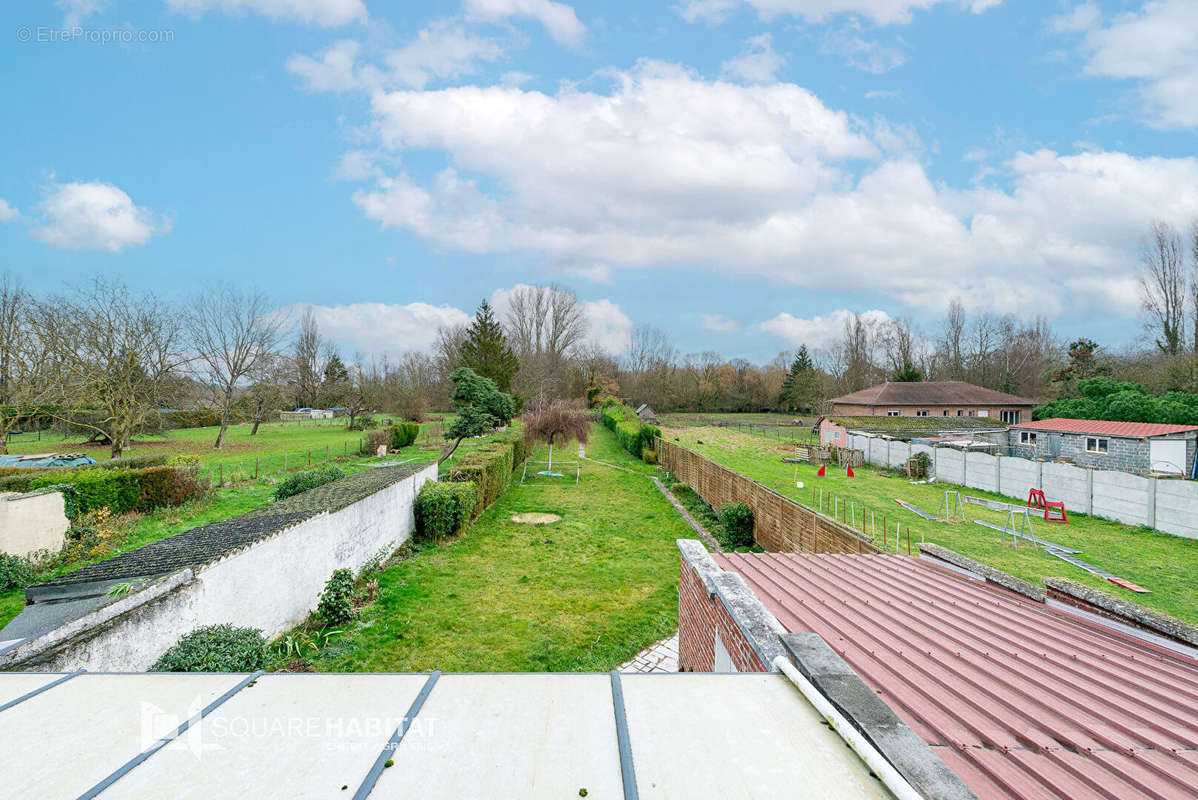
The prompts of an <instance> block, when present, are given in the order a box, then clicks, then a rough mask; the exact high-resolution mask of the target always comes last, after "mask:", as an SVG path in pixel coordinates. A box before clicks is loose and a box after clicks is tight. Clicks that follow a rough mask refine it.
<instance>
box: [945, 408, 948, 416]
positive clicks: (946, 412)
mask: <svg viewBox="0 0 1198 800" xmlns="http://www.w3.org/2000/svg"><path fill="white" fill-rule="evenodd" d="M944 416H946V417H947V416H948V409H947V408H946V409H944Z"/></svg>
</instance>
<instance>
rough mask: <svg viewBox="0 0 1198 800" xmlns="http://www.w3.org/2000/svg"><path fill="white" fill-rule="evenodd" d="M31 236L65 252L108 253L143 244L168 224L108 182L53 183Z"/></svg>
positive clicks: (167, 220)
mask: <svg viewBox="0 0 1198 800" xmlns="http://www.w3.org/2000/svg"><path fill="white" fill-rule="evenodd" d="M39 211H40V212H41V219H40V221H39V224H38V225H37V226H36V227H35V228H34V229H33V235H34V236H35V237H36V238H38V239H40V240H41V241H43V242H45V243H46V244H49V245H51V246H52V247H60V248H63V249H67V250H107V251H109V252H112V253H117V252H120V251H121V250H124V249H125V248H126V247H130V246H132V245H137V244H145V243H146V242H148V241H149V240H150V237H151V236H154V235H157V234H163V233H166V232H168V231H169V230H170V229H171V221H170V220H169V219H166V218H164V217H160V216H158V215H156V214H154V213H153V212H151V211H149V210H148V209H145V208H141V207H139V206H136V205H134V203H133V200H132V198H130V197H129V195H127V194H125V192H123V191H121V190H120V189H118V188H117V187H116V186H113V185H112V184H110V183H101V182H99V181H91V182H87V183H56V184H51V185H50V186H49V187H47V190H46V197H45V199H44V200H43V201H42V203H41V205H40V206H39Z"/></svg>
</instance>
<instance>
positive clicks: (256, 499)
mask: <svg viewBox="0 0 1198 800" xmlns="http://www.w3.org/2000/svg"><path fill="white" fill-rule="evenodd" d="M336 422H337V425H336V426H330V425H325V424H321V425H308V424H303V425H294V424H290V423H289V424H286V425H284V424H281V423H276V424H272V425H263V426H262V427H261V428H259V431H258V435H257V436H254V437H250V436H249V435H248V434H249V430H250V429H249V426H237V427H233V428H230V429H229V434H228V435H229V437H230V439H233V437H234V435H235V433H236V434H237V435H238V436H239V438H238V439H236V440H234V441H235V442H237V443H239V444H240V445H241V446H240V447H239V448H238V449H237V450H235V451H234V450H231V449H230V447H231V445H230V444H229V443H228V442H226V446H225V447H226V449H225V450H222V451H214V450H213V449H212V442H213V441H215V439H216V428H191V429H185V430H178V431H171V432H170V433H169V434H167V436H166V438H165V439H153V440H142V439H136V440H134V447H133V448H132V449H131V450H128V451H126V453H127V454H128V455H130V456H132V455H147V454H150V453H161V452H169V453H171V454H172V455H173V454H179V453H192V454H196V455H199V456H200V457H201V463H202V467H201V469H202V471H203V473H204V474H205V475H207V476H208V477H210V478H211V479H212V481H213V484H214V485H215V484H216V482H217V479H218V477H223V479H224V481H225V483H226V484H229V483H231V482H233V481H240V482H239V483H233V484H232V485H225V486H220V487H218V488H214V489H213V490H212V492H210V493H209V494H208V495H207V496H205V497H201V498H198V499H195V500H192V501H189V502H187V503H185V504H183V505H181V506H176V507H173V508H160V509H157V510H155V511H153V512H151V513H149V514H137V513H132V514H125V515H123V516H120V517H116V518H114V519H113V520H111V521H110V522H109V523H108V524H107V525H106V530H107V535H105V536H104V537H103V541H102V542H101V544H100V545H99V546H98V547H97V548H95V549H94V550H92V551H90V552H88V553H85V554H81V555H80V556H79V557H76V558H67V557H64V556H58V557H54V558H52V559H51V561H50V562H49V563H48V564H46V565H44V567H45V568H44V569H43V574H42V575H41V576H40V577H39V580H48V579H49V578H51V577H54V576H55V575H60V574H62V573H64V572H70V571H71V570H75V569H79V568H80V567H85V566H87V565H88V564H93V563H95V562H97V561H103V560H104V559H107V558H112V557H113V556H117V555H120V554H121V553H124V552H127V551H129V550H132V549H134V548H136V547H141V546H143V545H146V544H150V543H151V542H156V541H158V540H159V539H165V538H166V537H168V536H173V535H174V534H176V533H181V532H182V531H185V530H189V529H191V528H195V527H198V526H200V525H206V524H208V523H210V522H219V521H221V520H225V519H230V518H232V517H236V516H238V515H240V514H244V513H246V512H247V511H252V510H253V509H255V508H258V507H259V506H262V505H265V504H266V503H269V502H270V501H271V493H272V492H273V491H274V487H275V484H276V483H278V481H279V480H280V479H281V478H282V477H283V474H282V472H281V469H282V466H283V456H284V455H285V454H290V453H292V452H294V451H295V448H296V447H297V445H304V446H305V447H312V448H315V447H317V446H318V443H319V442H321V441H324V442H325V443H326V444H322V445H319V447H320V450H319V455H320V458H316V457H314V458H313V459H312V463H313V464H316V463H321V462H323V461H324V460H325V459H324V447H325V446H326V445H330V443H331V441H332V440H333V438H334V437H340V439H346V440H347V441H348V440H349V439H350V438H352V440H353V442H352V444H351V445H350V446H349V447H347V448H346V449H348V450H349V452H350V454H351V455H349V456H348V457H346V456H343V455H342V452H337V451H335V450H334V449H333V448H332V447H331V446H330V452H329V459H330V460H332V461H336V462H340V463H339V466H340V467H341V468H342V469H344V470H346V471H347V472H354V471H356V470H359V469H365V468H366V467H365V465H366V464H369V463H371V462H372V461H377V460H378V459H374V458H369V457H359V456H356V455H353V454H354V453H356V450H357V437H358V434H357V433H355V432H350V431H346V430H345V424H344V421H342V420H337V421H336ZM439 432H440V423H439V422H437V421H434V422H430V423H426V424H425V425H423V426H421V438H420V439H419V440H417V442H416V443H415V444H413V445H411V446H409V447H406V448H404V450H402V451H401V452H400V453H399V454H397V455H391V456H388V457H387V458H388V460H397V461H403V460H407V459H413V460H418V461H434V460H436V458H437V457H438V456H439V455H440V443H441V442H442V441H443V440H442V439H440V438H439V435H438V434H439ZM322 437H323V438H322ZM492 438H494V437H482V438H479V439H469V440H467V441H464V442H462V445H461V447H459V448H458V450H457V452H455V453H454V456H453V457H452V458H450V459H449V461H447V462H446V463H447V464H452V463H453V461H454V460H455V459H456V458H457V457H458V456H459V455H461V454H463V453H466V452H469V451H470V450H472V449H474V448H476V447H478V446H479V445H481V444H482V443H484V442H487V441H491V439H492ZM340 439H338V440H339V441H340ZM35 443H36V444H38V445H39V446H38V447H32V446H29V443H28V442H26V443H25V445H23V446H24V447H26V448H27V449H23V450H20V451H18V450H16V449H13V452H47V451H53V450H57V451H58V452H63V451H66V450H68V449H69V450H70V451H71V452H78V451H79V450H81V449H83V448H81V446H80V444H79V441H78V440H77V439H76V440H74V441H65V442H64V441H63V440H62V439H61V438H59V439H58V440H57V441H53V440H51V439H50V437H43V439H42V441H41V442H40V443H37V442H36V440H35ZM47 444H51V445H53V447H50V448H48V449H47V448H46V447H45V445H47ZM39 448H40V449H39ZM10 449H12V448H10ZM86 451H87V452H88V453H89V454H90V455H92V457H93V458H95V459H96V460H97V461H99V460H104V459H102V458H101V456H103V457H104V458H105V459H106V458H107V455H108V450H107V448H102V450H101V452H93V451H92V449H91V448H88V449H87V450H86ZM234 452H236V453H239V454H240V456H239V458H240V459H241V460H242V461H245V460H246V458H247V455H246V454H247V453H248V454H250V455H249V456H248V458H249V459H250V460H251V464H252V459H253V457H254V456H257V458H258V459H259V463H260V464H271V465H273V469H274V471H273V472H272V473H270V474H268V473H267V470H266V469H265V468H262V469H261V471H260V474H261V477H260V478H259V479H257V480H254V479H252V475H253V473H252V472H250V473H249V474H246V472H245V471H244V470H243V471H240V472H239V471H237V470H236V469H235V468H234V466H235V465H236V463H237V458H238V457H235V456H233V453H234ZM300 452H301V453H302V452H304V451H300ZM306 463H307V461H306V458H302V457H300V458H294V459H288V470H289V471H295V470H297V469H302V468H304V467H305V466H306ZM24 603H25V595H24V592H23V591H22V590H20V589H17V590H13V591H9V592H4V593H0V627H3V626H4V625H6V624H8V622H9V620H11V619H12V618H13V617H15V616H16V615H17V614H18V613H20V611H21V608H22V607H23V606H24Z"/></svg>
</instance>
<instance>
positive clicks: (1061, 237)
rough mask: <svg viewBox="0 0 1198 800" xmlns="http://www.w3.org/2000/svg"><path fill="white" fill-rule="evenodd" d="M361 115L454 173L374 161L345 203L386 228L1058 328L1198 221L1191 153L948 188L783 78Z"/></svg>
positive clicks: (681, 83)
mask: <svg viewBox="0 0 1198 800" xmlns="http://www.w3.org/2000/svg"><path fill="white" fill-rule="evenodd" d="M372 103H373V106H372V107H373V113H374V131H375V133H376V134H377V136H378V140H379V141H378V143H379V146H380V148H381V150H382V151H383V152H385V153H390V154H391V155H392V156H393V157H399V156H401V155H402V154H403V153H404V152H405V151H406V150H407V149H408V148H415V149H421V150H432V151H437V152H440V153H442V154H444V156H445V158H446V159H447V161H448V162H449V164H448V166H447V167H445V168H444V169H442V170H441V171H440V172H439V173H437V174H435V175H434V176H432V177H429V178H421V179H419V180H417V179H415V178H413V177H412V176H411V175H409V174H407V173H405V172H403V171H402V170H399V171H396V170H394V169H389V170H385V171H384V172H385V174H384V176H383V177H381V178H379V179H377V180H375V181H373V182H371V183H370V184H369V185H367V186H365V187H363V188H361V189H359V190H358V191H357V193H356V194H355V196H354V200H355V202H356V203H357V204H358V205H359V207H360V208H361V209H362V210H363V212H364V214H365V215H366V216H367V217H368V218H370V219H373V220H376V221H378V222H379V223H380V224H381V225H383V226H384V227H395V228H401V229H406V230H410V231H413V232H415V233H417V234H419V235H420V236H422V237H425V238H427V239H429V240H431V241H433V242H435V243H437V244H438V245H441V246H444V247H447V248H451V249H458V250H463V251H467V252H477V253H484V252H486V253H495V252H514V251H523V252H532V253H536V254H538V255H540V256H541V257H544V258H546V259H547V260H548V261H549V262H550V263H561V264H593V263H602V264H605V265H608V266H609V267H610V268H611V269H620V268H626V267H636V268H677V269H686V270H693V269H696V268H700V269H708V270H711V271H714V272H719V273H722V274H729V273H732V274H741V275H752V276H760V277H765V278H768V279H772V280H775V281H778V282H781V283H783V284H788V285H793V286H801V287H804V288H807V289H816V290H820V289H833V290H844V289H845V288H846V287H853V288H857V287H864V286H868V287H870V288H871V289H872V290H874V291H878V292H882V293H885V294H887V295H888V296H890V297H892V298H894V299H895V300H897V301H898V302H901V303H903V304H905V305H906V306H907V307H908V308H910V309H912V310H914V311H917V312H933V313H934V312H938V311H940V310H942V309H943V308H944V306H945V305H946V304H947V303H948V301H949V299H950V298H951V297H953V296H960V297H962V298H963V299H964V300H966V301H967V302H970V303H972V304H974V305H976V306H977V307H979V308H987V309H993V310H997V311H1012V312H1016V313H1025V314H1040V313H1043V314H1049V315H1053V314H1058V313H1062V312H1064V311H1065V310H1067V309H1068V310H1069V311H1071V312H1075V311H1078V310H1080V309H1081V308H1082V307H1079V306H1078V305H1077V302H1081V301H1084V302H1085V303H1087V304H1092V305H1088V306H1086V307H1093V308H1102V309H1119V310H1125V309H1128V308H1129V305H1128V299H1127V298H1128V294H1127V292H1126V275H1127V269H1128V264H1129V263H1131V262H1133V261H1134V259H1135V249H1136V247H1137V245H1138V242H1139V240H1140V238H1141V236H1142V235H1143V231H1144V229H1145V226H1146V225H1147V224H1148V222H1149V221H1150V220H1152V219H1154V218H1158V217H1160V218H1164V219H1167V220H1169V221H1171V222H1173V223H1174V224H1177V225H1179V226H1181V225H1185V224H1188V221H1189V220H1190V219H1192V218H1193V217H1194V216H1195V215H1198V159H1196V158H1139V157H1135V156H1131V155H1127V154H1124V153H1118V152H1104V151H1094V150H1089V151H1085V152H1081V153H1076V154H1062V153H1057V152H1053V151H1047V150H1042V151H1036V152H1018V153H1017V155H1015V157H1013V158H1010V159H1008V160H1007V161H1006V162H1005V163H1001V164H996V165H994V167H993V168H994V169H995V170H997V171H998V173H999V174H998V176H997V177H996V178H995V180H1001V184H996V185H989V184H987V183H986V182H985V181H978V182H977V183H971V184H969V185H968V186H967V187H966V188H955V187H952V186H949V185H945V184H942V183H936V182H933V181H932V180H931V179H930V178H929V177H928V175H927V173H926V171H925V169H924V167H923V165H922V164H921V163H920V162H919V161H918V160H917V159H916V158H915V157H913V156H911V155H909V152H910V151H911V150H915V149H918V137H915V138H914V139H913V138H912V134H913V131H911V130H907V129H904V128H903V127H902V126H897V127H896V126H892V125H887V124H886V123H885V121H884V120H876V121H874V122H872V123H871V122H865V121H862V120H859V119H856V118H852V117H849V116H848V115H846V114H844V113H842V112H839V111H837V110H835V109H831V108H829V107H827V106H825V105H824V104H823V103H822V102H821V101H820V100H819V98H817V97H816V96H815V95H813V94H812V93H811V92H809V91H807V90H805V89H802V88H800V87H798V86H795V85H793V84H785V83H777V84H770V85H754V86H742V85H737V84H732V83H727V82H722V81H707V80H703V79H700V78H699V77H697V76H695V75H694V74H693V73H690V72H688V71H686V70H683V69H681V68H679V67H676V66H671V65H667V64H660V63H656V62H645V63H642V64H640V65H638V66H637V67H636V68H635V69H633V70H630V71H628V72H624V73H619V74H617V75H615V81H614V85H613V87H612V88H611V89H610V90H609V91H589V92H583V91H579V90H577V89H573V88H568V87H567V88H562V89H559V90H558V92H557V93H556V94H553V95H550V94H545V93H541V92H537V91H524V90H521V89H519V88H516V87H502V86H492V87H469V86H466V87H455V88H449V89H442V90H438V91H424V92H418V91H394V92H380V93H376V94H375V95H373V101H372ZM730 119H735V120H737V124H736V125H734V126H730V125H728V120H730ZM999 186H1001V187H1002V188H999ZM1029 275H1035V276H1037V280H1036V281H1035V282H1031V281H1029V280H1027V277H1028V276H1029ZM946 287H948V288H946ZM1083 287H1084V288H1085V291H1084V292H1083V291H1082V288H1083ZM1132 296H1133V297H1134V293H1133V295H1132ZM1130 313H1135V312H1134V309H1133V310H1132V311H1131V312H1130Z"/></svg>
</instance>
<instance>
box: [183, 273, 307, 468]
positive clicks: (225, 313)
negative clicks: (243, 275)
mask: <svg viewBox="0 0 1198 800" xmlns="http://www.w3.org/2000/svg"><path fill="white" fill-rule="evenodd" d="M269 311H270V307H269V304H268V303H267V300H266V297H265V296H264V295H262V294H261V293H259V292H241V291H238V290H237V289H234V288H232V287H228V286H226V287H222V288H219V289H214V290H212V291H209V292H206V293H204V294H201V295H199V296H197V297H195V298H193V299H192V301H191V303H190V304H189V306H188V308H187V311H186V315H185V319H186V324H187V330H188V334H189V337H190V344H191V347H192V349H193V350H194V351H195V355H196V359H197V363H198V364H199V365H200V367H201V372H200V374H201V380H203V382H204V383H205V384H206V385H207V386H208V388H209V389H210V391H211V392H212V393H213V395H214V399H215V401H216V407H217V413H218V414H219V417H220V430H219V431H218V432H217V434H216V442H215V444H213V445H212V446H213V447H214V448H215V449H218V450H219V449H220V447H221V446H222V445H223V444H224V443H225V433H226V432H227V431H228V429H229V412H230V409H231V408H232V407H233V400H234V396H235V393H236V392H237V388H238V386H239V385H241V384H242V383H243V381H245V380H246V378H247V377H248V376H249V375H251V374H252V373H253V372H255V371H256V370H257V368H258V366H259V364H261V363H264V362H266V361H267V360H269V359H271V358H272V356H273V354H274V350H275V348H276V347H277V346H278V344H279V338H280V334H281V331H282V329H283V324H284V321H285V320H284V318H283V317H281V316H279V315H277V314H276V315H272V314H269Z"/></svg>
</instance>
